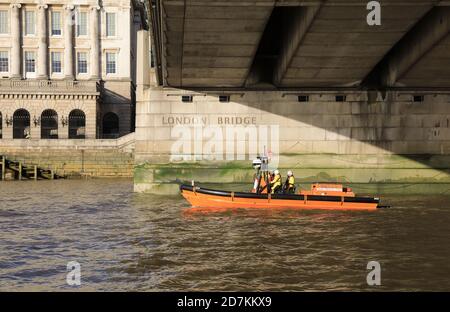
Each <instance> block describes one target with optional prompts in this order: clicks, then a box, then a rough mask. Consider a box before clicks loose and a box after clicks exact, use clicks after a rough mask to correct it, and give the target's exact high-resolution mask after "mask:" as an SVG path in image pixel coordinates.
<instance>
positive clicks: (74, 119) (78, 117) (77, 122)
mask: <svg viewBox="0 0 450 312" xmlns="http://www.w3.org/2000/svg"><path fill="white" fill-rule="evenodd" d="M84 138H86V115H85V114H84V112H83V111H81V110H79V109H74V110H73V111H71V112H70V114H69V139H84Z"/></svg>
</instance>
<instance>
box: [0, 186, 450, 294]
mask: <svg viewBox="0 0 450 312" xmlns="http://www.w3.org/2000/svg"><path fill="white" fill-rule="evenodd" d="M384 200H385V201H384V202H385V203H388V204H390V205H392V206H393V208H391V209H385V210H379V211H376V212H321V211H271V210H266V211H254V210H253V211H252V210H249V211H245V210H238V211H222V212H214V213H207V212H198V211H197V212H191V211H189V209H188V205H187V203H186V202H185V201H184V200H183V199H182V198H181V197H177V196H175V197H161V196H153V195H142V194H133V193H132V182H131V181H130V180H90V181H74V180H72V181H71V180H67V181H39V182H25V181H22V182H19V181H18V182H0V231H1V232H0V238H1V239H0V290H2V291H9V290H19V291H22V290H29V291H38V290H63V291H65V290H81V291H88V290H111V291H119V290H124V291H178V290H196V291H201V290H207V291H209V290H211V291H212V290H217V291H220V290H222V291H234V290H241V291H247V290H250V291H251V290H258V291H263V290H269V291H277V290H281V291H324V290H337V291H341V290H342V291H343V290H357V291H378V290H383V291H387V290H395V291H396V290H400V291H404V290H429V291H438V290H444V291H450V261H449V259H450V244H449V242H450V197H449V196H426V197H423V196H392V195H391V196H385V197H384ZM69 261H77V262H78V263H79V264H80V266H81V286H69V285H68V284H67V283H66V275H67V272H68V271H67V263H68V262H69ZM369 261H378V262H379V263H380V265H381V286H375V287H374V286H368V285H367V282H366V276H367V274H368V273H369V271H370V270H367V263H368V262H369Z"/></svg>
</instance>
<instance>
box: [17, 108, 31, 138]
mask: <svg viewBox="0 0 450 312" xmlns="http://www.w3.org/2000/svg"><path fill="white" fill-rule="evenodd" d="M30 131H31V129H30V113H29V112H28V111H27V110H26V109H18V110H16V111H15V112H14V115H13V138H14V139H29V138H30V137H31V132H30Z"/></svg>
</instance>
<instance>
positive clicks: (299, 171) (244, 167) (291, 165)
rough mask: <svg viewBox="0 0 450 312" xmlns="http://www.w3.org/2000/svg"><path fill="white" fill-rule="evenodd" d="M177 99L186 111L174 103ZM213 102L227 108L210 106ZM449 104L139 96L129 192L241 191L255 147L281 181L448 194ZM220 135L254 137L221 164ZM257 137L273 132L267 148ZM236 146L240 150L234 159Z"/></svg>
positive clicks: (441, 98)
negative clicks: (416, 187)
mask: <svg viewBox="0 0 450 312" xmlns="http://www.w3.org/2000/svg"><path fill="white" fill-rule="evenodd" d="M138 89H139V88H138ZM140 94H141V93H140ZM183 95H184V96H186V95H190V96H192V101H191V102H190V101H189V100H188V101H186V102H183V99H182V96H183ZM223 95H228V96H229V102H228V101H224V102H220V100H219V96H223ZM449 101H450V94H447V93H445V92H444V93H426V92H425V93H420V92H414V93H411V92H394V91H391V92H387V93H386V94H381V93H368V92H347V93H336V92H317V91H316V92H304V91H299V92H295V91H291V90H290V91H242V92H241V91H234V92H233V91H220V90H219V91H197V92H193V91H190V90H182V89H171V88H161V87H150V88H148V89H145V88H143V91H142V96H141V98H140V99H138V103H137V128H136V151H135V153H136V155H135V162H136V164H135V190H136V191H148V192H177V185H176V183H178V182H180V181H184V182H190V181H191V180H196V181H197V182H199V183H244V184H245V185H247V186H248V187H249V185H251V181H252V175H253V170H252V169H251V160H252V157H254V155H249V154H250V153H249V151H250V149H251V146H252V144H253V146H256V149H257V152H258V153H262V152H263V151H264V147H263V144H264V145H265V146H266V147H267V151H271V152H272V153H274V154H273V155H272V158H273V159H274V160H275V159H276V160H277V162H276V167H277V168H279V169H280V170H281V171H282V173H283V174H284V175H285V171H287V170H288V169H292V170H294V172H295V174H296V178H297V181H298V182H301V183H312V182H316V181H331V182H344V183H346V184H355V183H356V184H368V183H370V185H380V184H382V185H394V186H393V187H394V188H396V186H395V185H397V184H400V183H407V184H408V183H434V184H436V185H438V184H439V185H440V184H447V185H448V183H450V141H449V137H450V123H449V120H450V107H449V105H448V102H449ZM227 127H241V128H244V129H245V128H247V129H250V130H251V129H256V135H255V136H251V135H249V136H247V137H241V139H239V138H237V137H233V139H232V141H233V142H231V144H232V145H233V146H235V149H234V150H233V151H232V154H231V155H227V154H228V151H227V148H228V147H229V145H227V144H230V142H229V141H230V138H229V137H227ZM261 127H262V128H264V127H269V128H270V127H275V128H276V129H277V134H276V138H275V140H274V141H273V142H271V141H270V139H269V141H268V142H267V141H264V140H263V144H261V140H260V136H261V133H260V132H258V131H259V130H258V129H261ZM214 132H215V133H214ZM240 140H243V142H239V141H240ZM253 141H257V142H253ZM239 143H243V144H244V145H245V148H244V149H241V150H240V151H239V149H237V148H236V146H238V144H239ZM266 144H267V145H266ZM214 145H215V148H211V146H214ZM186 147H187V148H186ZM217 147H219V150H220V151H221V152H220V153H219V154H220V155H219V157H217V156H218V153H217ZM183 148H184V149H183ZM183 151H184V152H183ZM185 151H187V153H186V152H185ZM211 151H213V153H212V154H211ZM214 151H215V152H214ZM229 156H230V157H229Z"/></svg>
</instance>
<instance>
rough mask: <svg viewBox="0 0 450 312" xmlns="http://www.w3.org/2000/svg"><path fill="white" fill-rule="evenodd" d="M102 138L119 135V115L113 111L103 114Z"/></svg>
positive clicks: (113, 137)
mask: <svg viewBox="0 0 450 312" xmlns="http://www.w3.org/2000/svg"><path fill="white" fill-rule="evenodd" d="M102 128H103V138H105V139H115V138H117V137H119V117H118V116H117V115H116V114H114V113H107V114H105V116H103V123H102Z"/></svg>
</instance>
